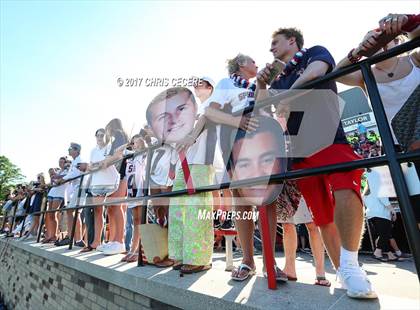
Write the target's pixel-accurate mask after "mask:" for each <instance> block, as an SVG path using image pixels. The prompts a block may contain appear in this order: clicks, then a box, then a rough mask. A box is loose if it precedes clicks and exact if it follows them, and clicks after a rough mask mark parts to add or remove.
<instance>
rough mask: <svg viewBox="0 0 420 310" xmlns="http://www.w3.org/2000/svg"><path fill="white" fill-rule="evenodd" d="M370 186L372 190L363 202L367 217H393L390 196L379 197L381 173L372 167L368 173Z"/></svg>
mask: <svg viewBox="0 0 420 310" xmlns="http://www.w3.org/2000/svg"><path fill="white" fill-rule="evenodd" d="M366 175H367V180H368V186H369V190H370V194H369V195H367V196H366V195H365V196H364V197H363V202H364V204H365V206H366V217H367V218H372V217H380V218H384V219H388V220H390V219H391V210H392V207H391V206H390V205H391V203H390V201H389V199H388V197H379V196H382V195H381V192H382V191H381V190H380V189H381V178H380V177H381V175H380V173H378V171H376V170H375V169H372V170H371V171H370V172H368V173H367V174H366Z"/></svg>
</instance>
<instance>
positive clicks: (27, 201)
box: [19, 199, 31, 237]
mask: <svg viewBox="0 0 420 310" xmlns="http://www.w3.org/2000/svg"><path fill="white" fill-rule="evenodd" d="M30 205H31V204H30V200H29V199H26V201H25V214H24V216H23V220H22V228H21V229H20V233H19V237H22V235H23V232H24V230H25V221H26V216H27V215H28V210H29V207H30Z"/></svg>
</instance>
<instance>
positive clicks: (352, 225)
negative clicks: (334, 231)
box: [323, 189, 363, 251]
mask: <svg viewBox="0 0 420 310" xmlns="http://www.w3.org/2000/svg"><path fill="white" fill-rule="evenodd" d="M334 197H335V202H336V208H335V215H334V221H335V223H336V225H337V228H338V232H339V234H340V239H341V243H342V246H343V248H344V249H346V250H348V251H357V250H358V249H359V247H360V240H361V236H362V229H363V206H362V204H361V201H360V199H359V197H358V196H357V195H356V193H355V192H354V191H353V190H348V189H343V190H338V191H335V192H334ZM323 237H324V235H323Z"/></svg>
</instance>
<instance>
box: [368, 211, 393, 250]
mask: <svg viewBox="0 0 420 310" xmlns="http://www.w3.org/2000/svg"><path fill="white" fill-rule="evenodd" d="M369 222H370V223H371V224H372V225H373V227H374V229H375V232H376V235H378V236H379V240H378V245H377V246H376V248H377V249H381V250H382V251H383V252H389V251H391V247H390V243H389V239H391V238H392V223H391V221H390V220H387V219H384V218H381V217H373V218H371V219H369Z"/></svg>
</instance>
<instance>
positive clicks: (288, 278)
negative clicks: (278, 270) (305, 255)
mask: <svg viewBox="0 0 420 310" xmlns="http://www.w3.org/2000/svg"><path fill="white" fill-rule="evenodd" d="M287 280H289V281H293V282H296V281H297V278H296V277H291V276H287Z"/></svg>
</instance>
